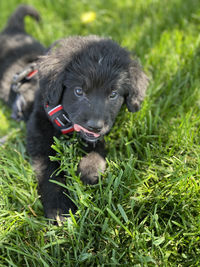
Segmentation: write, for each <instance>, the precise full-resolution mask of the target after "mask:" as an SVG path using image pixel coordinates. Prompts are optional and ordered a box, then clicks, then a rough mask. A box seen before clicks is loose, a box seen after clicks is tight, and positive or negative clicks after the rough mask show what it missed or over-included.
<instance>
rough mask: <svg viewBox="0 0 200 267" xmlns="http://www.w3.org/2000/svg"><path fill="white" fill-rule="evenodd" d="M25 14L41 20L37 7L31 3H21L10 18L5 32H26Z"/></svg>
mask: <svg viewBox="0 0 200 267" xmlns="http://www.w3.org/2000/svg"><path fill="white" fill-rule="evenodd" d="M25 16H31V17H33V18H34V19H35V20H36V21H40V15H39V13H38V12H37V10H36V9H35V8H33V7H32V6H29V5H19V6H18V8H17V9H16V10H15V11H14V13H13V14H12V15H11V17H10V19H9V20H8V23H7V25H6V28H5V29H4V32H8V31H9V32H25V25H24V18H25Z"/></svg>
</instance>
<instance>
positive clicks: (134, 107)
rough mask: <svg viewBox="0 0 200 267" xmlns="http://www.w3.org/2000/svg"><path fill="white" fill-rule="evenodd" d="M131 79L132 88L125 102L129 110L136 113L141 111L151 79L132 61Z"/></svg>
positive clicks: (130, 87)
mask: <svg viewBox="0 0 200 267" xmlns="http://www.w3.org/2000/svg"><path fill="white" fill-rule="evenodd" d="M129 77H130V86H129V88H128V93H127V96H126V99H125V101H126V105H127V108H128V110H129V111H130V112H136V111H138V110H139V109H140V105H141V102H142V101H143V99H144V97H145V92H146V89H147V86H148V83H149V79H148V77H147V76H146V74H145V73H144V72H143V70H142V68H141V66H140V65H139V63H138V62H136V61H132V62H131V64H130V67H129Z"/></svg>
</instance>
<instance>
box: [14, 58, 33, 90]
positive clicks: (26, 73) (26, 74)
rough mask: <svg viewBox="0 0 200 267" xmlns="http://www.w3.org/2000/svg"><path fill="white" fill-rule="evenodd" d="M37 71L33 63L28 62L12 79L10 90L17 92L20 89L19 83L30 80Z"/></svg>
mask: <svg viewBox="0 0 200 267" xmlns="http://www.w3.org/2000/svg"><path fill="white" fill-rule="evenodd" d="M37 73H38V70H37V68H36V64H35V63H32V64H30V65H29V66H28V67H27V68H25V69H23V70H22V71H21V72H18V73H16V74H15V75H14V76H13V79H12V83H11V90H12V91H14V92H15V93H18V92H19V91H20V87H21V85H22V84H24V83H26V82H28V81H29V80H31V79H32V78H33V77H34V76H35V75H36V74H37Z"/></svg>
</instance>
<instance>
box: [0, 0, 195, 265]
mask: <svg viewBox="0 0 200 267" xmlns="http://www.w3.org/2000/svg"><path fill="white" fill-rule="evenodd" d="M21 2H22V1H20V0H9V1H1V2H0V10H1V16H0V29H2V28H3V26H4V25H5V22H6V20H7V18H8V16H9V15H10V14H11V12H12V11H13V10H14V9H15V7H16V6H17V5H18V4H19V3H21ZM23 3H29V4H32V5H33V6H35V8H36V9H38V11H39V12H40V13H41V16H42V22H41V23H40V24H37V23H36V22H34V21H33V20H31V19H30V18H27V19H26V25H27V27H26V28H27V31H28V32H29V33H31V34H32V35H33V36H34V37H35V38H37V39H38V40H40V42H41V43H43V44H44V45H45V46H49V45H50V44H51V43H53V42H54V41H55V40H57V39H60V38H63V37H64V36H69V35H87V34H97V35H101V36H109V37H111V38H112V39H114V40H115V41H117V42H118V43H120V44H121V45H122V46H124V47H127V48H128V49H129V50H130V51H131V53H132V54H133V57H136V56H137V57H138V59H139V60H140V62H141V64H142V65H143V67H144V70H145V72H146V73H147V74H148V76H149V77H150V86H149V88H148V92H147V96H146V98H145V101H144V103H143V105H142V109H141V110H140V111H139V112H137V113H135V114H130V113H129V112H128V111H127V110H126V108H125V107H124V108H123V109H122V112H121V113H120V115H119V116H118V118H117V121H116V123H115V125H114V128H113V129H112V131H111V133H110V134H109V135H108V136H107V137H106V140H107V149H108V155H107V166H108V168H107V171H106V173H105V175H104V177H103V178H102V179H101V180H100V182H99V184H97V185H95V186H85V185H83V184H82V183H81V182H80V179H79V177H77V176H76V175H75V173H76V168H77V163H78V158H79V153H78V152H79V146H78V143H77V142H76V137H75V138H74V139H73V141H70V140H68V138H67V137H62V138H61V139H60V140H57V139H55V144H54V148H55V150H56V151H57V155H56V157H55V158H52V160H60V161H61V169H64V170H66V185H65V186H66V187H67V188H68V189H69V191H70V194H71V197H72V198H73V199H74V201H75V203H76V204H77V206H78V211H77V213H76V214H74V215H73V214H71V216H70V218H68V219H67V220H66V222H65V223H64V225H63V226H60V227H58V226H53V225H50V224H49V223H48V221H47V220H46V219H45V218H44V216H43V210H42V205H41V202H40V197H39V195H38V193H37V183H36V178H35V175H34V173H33V171H32V169H31V165H30V163H29V157H28V155H27V153H26V148H25V147H26V144H25V143H26V138H25V137H26V127H25V125H24V124H23V123H20V124H19V123H15V122H14V121H11V119H10V118H9V116H10V111H9V110H8V108H7V107H6V106H5V105H3V103H1V108H0V121H1V125H0V136H4V135H5V134H9V139H8V141H7V142H6V144H5V145H3V146H1V147H0V163H1V165H0V266H13V267H14V266H17V267H18V266H19V267H21V266H30V267H32V266H35V267H38V266H44V267H47V266H53V267H54V266H56V267H58V266H136V267H139V266H141V267H142V266H167V267H168V266H179V267H180V266H184V267H185V266H190V267H191V266H200V170H199V168H200V133H199V129H200V34H199V33H200V1H199V0H184V1H182V0H162V1H161V0H135V1H133V0H118V1H114V0H94V1H89V0H79V1H74V0H66V1H65V0H24V1H23ZM88 12H89V13H88Z"/></svg>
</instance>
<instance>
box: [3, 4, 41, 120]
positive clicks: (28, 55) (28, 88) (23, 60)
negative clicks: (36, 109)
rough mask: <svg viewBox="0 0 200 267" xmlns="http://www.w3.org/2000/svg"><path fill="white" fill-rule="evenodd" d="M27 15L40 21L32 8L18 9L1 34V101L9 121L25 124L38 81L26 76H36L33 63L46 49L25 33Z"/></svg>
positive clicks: (23, 6)
mask: <svg viewBox="0 0 200 267" xmlns="http://www.w3.org/2000/svg"><path fill="white" fill-rule="evenodd" d="M26 15H28V16H31V17H32V18H34V19H35V20H36V21H39V20H40V16H39V14H38V12H37V11H36V10H35V9H34V8H33V7H31V6H28V5H20V6H19V7H18V8H17V9H16V10H15V12H14V13H13V14H12V15H11V17H10V19H9V20H8V22H7V25H6V27H5V28H4V29H3V31H2V32H1V33H0V51H1V53H0V62H1V64H0V97H1V98H2V99H3V100H4V101H5V102H6V103H7V104H8V105H9V106H10V107H11V109H12V118H13V119H16V120H27V119H28V117H29V115H30V112H31V110H32V106H33V99H34V94H35V91H36V89H37V88H38V78H37V75H35V76H34V77H32V78H31V79H30V75H29V74H31V75H32V76H33V74H34V73H36V72H34V68H35V66H34V65H33V64H32V63H33V62H36V60H37V58H38V56H39V55H42V54H44V52H45V48H44V47H43V46H42V45H41V44H40V43H39V42H38V41H36V40H35V39H34V38H33V37H31V36H30V35H28V34H27V33H26V31H25V29H24V17H25V16H26ZM30 64H31V65H30Z"/></svg>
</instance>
